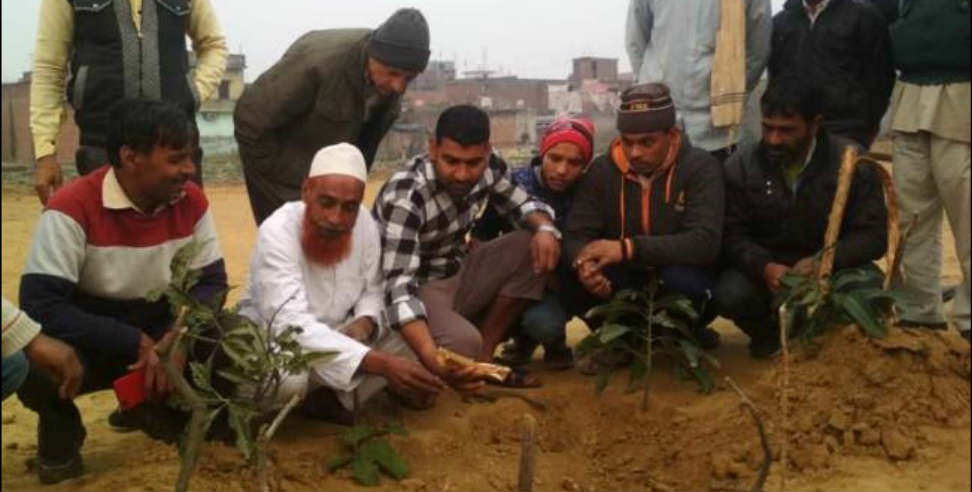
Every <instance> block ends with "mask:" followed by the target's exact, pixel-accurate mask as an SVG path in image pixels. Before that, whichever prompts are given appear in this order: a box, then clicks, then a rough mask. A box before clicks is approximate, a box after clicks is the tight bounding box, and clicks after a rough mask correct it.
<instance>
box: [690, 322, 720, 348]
mask: <svg viewBox="0 0 972 492" xmlns="http://www.w3.org/2000/svg"><path fill="white" fill-rule="evenodd" d="M695 339H696V340H698V342H699V346H700V347H702V349H703V350H712V349H716V348H719V341H720V337H719V332H717V331H715V330H713V329H712V328H709V327H708V326H703V327H702V328H700V329H698V330H696V332H695Z"/></svg>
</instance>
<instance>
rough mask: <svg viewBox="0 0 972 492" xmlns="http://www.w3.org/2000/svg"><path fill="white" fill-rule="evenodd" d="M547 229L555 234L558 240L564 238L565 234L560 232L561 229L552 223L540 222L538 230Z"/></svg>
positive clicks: (546, 230)
mask: <svg viewBox="0 0 972 492" xmlns="http://www.w3.org/2000/svg"><path fill="white" fill-rule="evenodd" d="M540 231H545V232H549V233H550V234H553V237H555V238H557V240H558V241H560V240H561V239H563V237H564V235H563V234H561V233H560V230H559V229H557V228H556V227H554V226H552V225H550V224H540V225H539V226H537V232H540Z"/></svg>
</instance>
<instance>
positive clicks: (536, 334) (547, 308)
mask: <svg viewBox="0 0 972 492" xmlns="http://www.w3.org/2000/svg"><path fill="white" fill-rule="evenodd" d="M569 319H570V317H569V316H568V314H567V311H566V310H565V309H564V307H563V306H562V305H561V304H560V298H559V297H558V296H557V294H556V293H555V292H553V291H551V290H549V289H548V290H545V291H544V292H543V299H541V300H539V301H537V302H535V303H533V304H531V305H530V306H527V308H526V309H525V310H524V311H523V314H522V315H520V323H519V324H518V330H517V331H516V332H514V335H513V336H514V338H515V339H516V341H517V342H518V343H520V344H523V345H524V348H527V347H536V346H537V345H538V344H543V346H544V347H546V348H559V347H560V346H561V345H563V344H564V343H565V340H566V338H567V337H566V333H565V328H566V325H567V321H568V320H569Z"/></svg>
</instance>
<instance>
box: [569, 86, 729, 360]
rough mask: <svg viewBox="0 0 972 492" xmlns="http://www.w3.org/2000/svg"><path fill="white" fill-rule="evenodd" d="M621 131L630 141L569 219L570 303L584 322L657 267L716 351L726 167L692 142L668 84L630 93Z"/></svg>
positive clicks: (580, 190)
mask: <svg viewBox="0 0 972 492" xmlns="http://www.w3.org/2000/svg"><path fill="white" fill-rule="evenodd" d="M617 127H618V131H619V132H620V133H621V136H620V138H618V139H617V140H615V141H614V142H613V143H612V144H611V148H610V151H608V153H607V154H604V155H601V156H599V157H598V158H596V159H595V160H594V162H593V163H592V164H591V168H590V169H589V170H588V171H587V173H586V174H585V175H584V177H583V178H582V179H581V181H580V183H579V184H578V186H577V191H576V192H575V195H574V203H573V205H572V206H571V209H570V213H569V214H568V215H567V230H566V233H565V234H564V253H565V257H566V259H567V260H568V261H569V262H570V265H572V266H573V267H574V269H575V270H576V276H574V277H571V282H567V283H566V285H565V286H564V288H565V292H566V293H567V294H566V295H567V296H568V298H570V299H571V300H570V302H569V304H568V305H569V306H570V307H571V309H572V310H573V314H578V315H583V314H584V312H585V311H586V310H587V309H588V308H590V307H592V306H594V305H596V304H599V303H602V302H604V300H605V299H608V298H609V297H611V296H612V295H613V293H615V292H617V291H619V290H622V289H630V288H641V287H642V286H644V284H645V282H646V280H647V279H648V278H649V275H648V271H647V270H648V269H649V268H655V269H657V270H658V271H659V273H660V276H661V278H662V281H663V282H664V286H665V288H666V289H669V290H670V291H673V292H678V293H681V294H685V295H686V296H687V297H689V298H690V299H691V300H692V301H693V303H694V304H695V305H696V308H697V309H698V310H699V311H700V312H701V313H702V316H701V317H700V320H699V322H698V324H697V326H696V332H697V334H698V335H699V338H700V340H699V341H700V342H701V343H702V345H703V346H705V347H714V346H715V345H718V343H719V338H718V334H716V333H715V332H714V331H711V330H709V329H707V328H706V327H705V326H706V325H707V324H708V322H709V321H711V320H712V317H713V316H711V315H709V313H708V311H709V309H708V307H709V306H708V304H709V302H708V301H709V300H711V297H712V295H711V293H712V288H713V284H714V279H713V276H712V275H711V273H710V271H709V268H710V267H711V266H712V264H713V263H714V262H715V260H716V257H717V256H718V254H719V245H720V241H721V238H722V222H723V216H724V211H723V193H724V190H723V184H722V169H721V167H720V166H719V163H718V161H716V159H715V158H714V157H712V156H711V155H709V154H708V153H707V152H705V151H704V150H701V149H697V148H694V147H692V146H690V145H689V144H688V142H686V140H685V138H684V137H683V134H682V132H681V130H679V129H678V127H677V126H676V125H675V106H674V105H673V103H672V99H671V96H670V95H669V90H668V87H667V86H665V85H664V84H662V83H657V82H656V83H649V84H643V85H637V86H634V87H632V88H630V89H628V90H626V91H625V92H624V93H623V94H622V95H621V107H620V108H619V110H618V120H617Z"/></svg>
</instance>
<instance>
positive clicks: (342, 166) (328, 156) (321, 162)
mask: <svg viewBox="0 0 972 492" xmlns="http://www.w3.org/2000/svg"><path fill="white" fill-rule="evenodd" d="M326 174H343V175H345V176H351V177H352V178H357V179H358V180H360V181H361V182H362V183H367V182H368V168H367V166H365V160H364V156H363V155H361V151H360V150H358V148H357V147H355V146H354V145H351V144H349V143H346V142H342V143H339V144H334V145H328V146H327V147H324V148H323V149H321V150H318V151H317V154H314V159H313V160H312V161H311V166H310V172H309V173H308V174H307V177H308V178H315V177H317V176H324V175H326Z"/></svg>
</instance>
